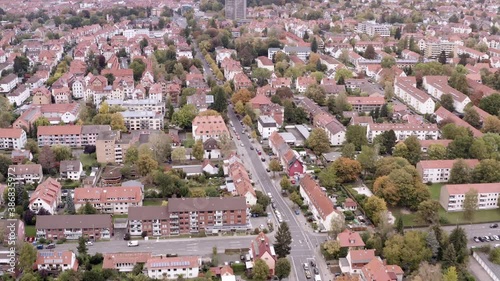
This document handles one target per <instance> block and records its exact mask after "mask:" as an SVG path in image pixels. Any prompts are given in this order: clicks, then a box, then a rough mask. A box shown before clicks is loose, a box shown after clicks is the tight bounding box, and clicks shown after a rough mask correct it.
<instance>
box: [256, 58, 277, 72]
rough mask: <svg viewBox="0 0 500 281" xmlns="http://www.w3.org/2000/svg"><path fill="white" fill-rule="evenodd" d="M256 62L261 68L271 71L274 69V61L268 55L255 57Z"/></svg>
mask: <svg viewBox="0 0 500 281" xmlns="http://www.w3.org/2000/svg"><path fill="white" fill-rule="evenodd" d="M255 62H257V67H259V68H265V69H267V70H269V71H271V72H273V71H274V64H273V61H272V60H270V59H269V58H268V57H265V56H260V57H258V58H256V59H255Z"/></svg>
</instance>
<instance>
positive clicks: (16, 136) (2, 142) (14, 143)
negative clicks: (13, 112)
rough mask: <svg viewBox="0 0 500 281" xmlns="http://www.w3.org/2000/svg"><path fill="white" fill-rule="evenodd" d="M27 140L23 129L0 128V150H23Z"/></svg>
mask: <svg viewBox="0 0 500 281" xmlns="http://www.w3.org/2000/svg"><path fill="white" fill-rule="evenodd" d="M27 140H28V139H27V136H26V132H25V131H24V130H23V129H15V128H0V149H23V148H24V145H26V141H27Z"/></svg>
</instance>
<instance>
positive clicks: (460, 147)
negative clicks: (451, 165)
mask: <svg viewBox="0 0 500 281" xmlns="http://www.w3.org/2000/svg"><path fill="white" fill-rule="evenodd" d="M472 141H473V138H472V137H471V136H459V137H457V138H455V139H454V140H453V141H452V142H451V143H450V144H449V145H448V148H447V150H448V158H449V159H459V158H462V159H469V158H470V157H469V154H470V147H471V146H472Z"/></svg>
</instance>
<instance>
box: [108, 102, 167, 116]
mask: <svg viewBox="0 0 500 281" xmlns="http://www.w3.org/2000/svg"><path fill="white" fill-rule="evenodd" d="M106 103H107V104H108V105H109V106H119V107H122V108H124V109H125V110H128V111H151V112H156V113H162V114H165V102H162V101H159V100H157V99H141V100H139V99H137V100H119V99H113V100H106Z"/></svg>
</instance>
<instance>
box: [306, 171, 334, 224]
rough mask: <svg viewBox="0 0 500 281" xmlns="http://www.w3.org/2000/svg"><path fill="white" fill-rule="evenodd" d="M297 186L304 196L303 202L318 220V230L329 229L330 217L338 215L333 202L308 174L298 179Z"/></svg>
mask: <svg viewBox="0 0 500 281" xmlns="http://www.w3.org/2000/svg"><path fill="white" fill-rule="evenodd" d="M299 186H300V189H299V192H300V195H301V196H302V198H304V204H307V205H308V206H309V210H311V212H312V213H313V216H314V218H315V219H316V220H317V222H318V226H319V229H320V231H328V230H330V229H331V225H332V218H334V217H338V216H340V214H339V213H338V212H337V211H336V210H335V209H334V208H333V202H332V201H331V200H330V199H329V198H328V196H327V195H326V193H325V192H324V191H323V190H322V189H321V187H320V186H319V184H318V183H317V182H316V181H315V180H314V179H313V178H312V177H311V175H309V174H305V175H304V176H303V177H302V178H301V179H300V181H299Z"/></svg>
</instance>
